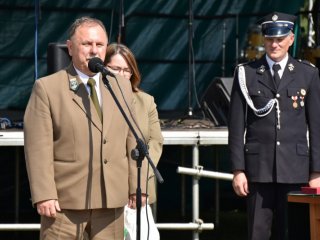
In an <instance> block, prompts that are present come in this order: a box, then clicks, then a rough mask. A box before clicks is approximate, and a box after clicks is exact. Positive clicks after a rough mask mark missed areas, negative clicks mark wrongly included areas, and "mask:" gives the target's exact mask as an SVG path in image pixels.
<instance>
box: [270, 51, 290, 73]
mask: <svg viewBox="0 0 320 240" xmlns="http://www.w3.org/2000/svg"><path fill="white" fill-rule="evenodd" d="M288 59H289V54H288V53H287V54H286V56H285V57H284V58H283V59H282V60H281V61H280V62H275V61H273V60H272V59H271V58H270V57H269V56H268V55H267V54H266V60H267V63H268V65H269V68H270V71H271V74H272V75H273V70H272V66H273V64H275V63H277V64H280V66H281V69H280V70H279V76H280V78H281V77H282V74H283V72H284V68H285V67H286V65H287V62H288Z"/></svg>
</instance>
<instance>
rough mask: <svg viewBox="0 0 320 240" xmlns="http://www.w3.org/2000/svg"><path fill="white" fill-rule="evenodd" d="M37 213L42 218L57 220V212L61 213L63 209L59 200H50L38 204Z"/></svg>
mask: <svg viewBox="0 0 320 240" xmlns="http://www.w3.org/2000/svg"><path fill="white" fill-rule="evenodd" d="M37 211H38V213H39V214H40V215H41V216H46V217H53V218H55V217H56V215H57V211H61V209H60V206H59V202H58V200H55V199H50V200H44V201H41V202H37Z"/></svg>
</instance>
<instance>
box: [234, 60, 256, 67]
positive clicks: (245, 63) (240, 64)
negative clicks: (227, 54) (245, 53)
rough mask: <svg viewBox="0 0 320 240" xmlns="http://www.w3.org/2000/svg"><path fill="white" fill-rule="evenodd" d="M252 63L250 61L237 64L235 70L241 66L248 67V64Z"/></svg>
mask: <svg viewBox="0 0 320 240" xmlns="http://www.w3.org/2000/svg"><path fill="white" fill-rule="evenodd" d="M252 62H253V61H252V60H251V61H248V62H243V63H239V64H238V65H237V68H239V67H241V66H245V65H248V64H249V63H252Z"/></svg>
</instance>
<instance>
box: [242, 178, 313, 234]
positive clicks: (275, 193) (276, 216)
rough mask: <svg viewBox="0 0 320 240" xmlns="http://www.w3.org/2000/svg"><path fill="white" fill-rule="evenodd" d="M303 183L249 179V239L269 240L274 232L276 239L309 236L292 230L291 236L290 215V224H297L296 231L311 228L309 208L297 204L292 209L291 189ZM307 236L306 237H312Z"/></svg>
mask: <svg viewBox="0 0 320 240" xmlns="http://www.w3.org/2000/svg"><path fill="white" fill-rule="evenodd" d="M301 186H302V185H301V184H280V183H249V195H248V198H247V212H248V236H249V238H248V239H249V240H268V239H270V237H271V236H272V238H271V239H276V240H285V239H289V240H293V239H301V238H300V237H301V236H300V235H304V236H305V237H306V235H305V234H304V233H303V234H301V233H299V234H298V235H297V234H292V233H291V234H290V237H288V219H290V220H289V225H290V226H293V228H292V232H299V231H300V232H302V231H305V229H307V228H306V227H305V226H306V225H308V208H305V206H299V205H297V204H296V205H294V206H293V207H292V206H290V208H289V209H288V203H287V194H288V193H289V192H290V191H299V190H300V187H301ZM301 207H302V208H301ZM299 211H300V212H301V211H302V212H303V215H304V216H301V214H298V212H299ZM288 216H290V217H289V218H288ZM291 216H292V217H291ZM306 221H307V223H306ZM297 224H298V225H297ZM294 225H295V226H294ZM300 227H301V228H300ZM294 228H296V229H294ZM290 229H291V228H290ZM307 231H308V229H307ZM306 234H308V232H306ZM305 237H303V238H302V239H308V238H305Z"/></svg>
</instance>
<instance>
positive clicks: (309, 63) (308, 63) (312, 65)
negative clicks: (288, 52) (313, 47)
mask: <svg viewBox="0 0 320 240" xmlns="http://www.w3.org/2000/svg"><path fill="white" fill-rule="evenodd" d="M298 62H301V63H304V64H306V65H308V66H310V67H316V66H315V65H314V64H312V63H311V62H309V61H307V60H303V59H298Z"/></svg>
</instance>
